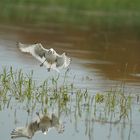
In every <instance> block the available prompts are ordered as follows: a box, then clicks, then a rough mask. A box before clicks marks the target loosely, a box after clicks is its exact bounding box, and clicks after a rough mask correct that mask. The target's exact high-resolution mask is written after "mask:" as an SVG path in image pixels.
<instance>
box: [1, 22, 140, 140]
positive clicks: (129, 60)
mask: <svg viewBox="0 0 140 140" xmlns="http://www.w3.org/2000/svg"><path fill="white" fill-rule="evenodd" d="M17 41H20V42H22V43H30V44H32V43H37V42H41V43H42V44H43V46H44V47H46V48H51V47H52V48H54V49H55V50H56V51H57V52H58V53H62V52H64V51H65V52H67V53H68V55H69V56H70V57H71V58H72V63H71V66H70V73H69V77H68V79H69V80H70V81H72V80H73V77H75V81H74V83H75V85H76V86H78V87H80V88H82V89H87V90H88V91H90V93H91V94H96V93H97V92H104V91H107V90H110V89H112V88H114V89H116V88H120V87H121V86H122V85H123V88H124V91H125V93H126V94H140V47H139V46H140V40H139V35H138V34H137V33H136V32H134V31H133V30H132V29H129V28H124V29H120V30H112V31H111V30H108V29H101V28H98V27H94V26H79V27H72V26H66V25H65V26H63V25H60V24H54V23H53V24H52V23H50V24H48V26H47V27H44V28H42V27H40V28H39V27H36V28H35V27H32V26H9V25H8V26H7V25H1V26H0V67H1V66H7V67H10V66H13V68H15V69H20V68H22V69H23V70H24V71H25V72H27V73H28V72H30V71H31V70H34V73H35V76H34V79H35V80H36V81H43V80H45V79H46V78H47V77H49V76H51V75H57V73H56V72H53V71H52V72H50V73H48V72H47V70H46V69H45V68H40V67H39V62H38V61H36V60H35V59H34V58H33V57H32V56H30V55H28V54H23V53H21V52H20V51H19V50H18V48H17V47H16V42H17ZM61 76H64V71H62V73H61ZM135 106H136V107H135ZM133 108H134V110H133V111H132V112H131V113H132V118H133V125H132V122H131V123H126V125H124V123H120V124H119V125H117V126H112V125H111V124H110V123H106V124H102V123H100V122H98V121H97V122H96V121H95V122H94V121H92V124H88V120H87V121H86V123H84V121H83V120H82V121H81V120H80V119H79V120H77V121H78V122H77V124H78V123H79V125H78V126H77V124H74V125H75V127H76V128H75V129H76V130H75V129H73V127H72V126H73V125H72V123H70V122H71V121H68V122H67V123H66V132H65V133H64V134H63V135H57V134H56V133H55V132H50V133H48V134H47V138H48V139H58V140H59V139H75V140H76V139H81V140H85V139H88V140H89V139H90V140H92V139H96V140H98V139H116V140H118V139H122V140H126V139H133V140H134V139H135V140H137V139H138V138H139V137H140V135H139V131H138V130H139V126H140V125H139V118H138V115H139V113H138V110H139V109H138V105H135V104H134V107H133ZM16 110H17V112H18V114H17V116H16V117H17V118H18V121H19V122H18V123H15V124H13V120H14V119H15V118H14V117H15V116H14V115H15V113H14V115H13V111H11V110H10V109H5V110H3V111H1V116H2V121H1V122H0V128H3V129H2V134H1V136H2V138H4V139H10V132H11V130H12V129H13V128H15V126H17V125H21V123H23V122H26V119H29V117H30V116H29V117H27V113H25V112H24V111H22V110H21V109H20V108H16ZM7 112H8V115H7ZM23 112H24V115H23ZM31 117H32V116H31ZM132 118H129V119H130V120H131V119H132ZM129 119H128V120H129ZM5 120H6V121H5ZM67 120H69V119H68V118H67V119H66V121H67ZM7 123H8V124H10V127H7ZM87 125H88V126H89V130H87V132H89V131H90V132H89V134H86V135H85V131H86V130H84V127H86V126H87ZM124 128H125V129H124ZM87 129H88V128H87ZM5 132H7V133H8V136H7V134H6V135H5ZM101 133H102V135H101ZM33 139H46V136H42V135H35V137H34V138H33Z"/></svg>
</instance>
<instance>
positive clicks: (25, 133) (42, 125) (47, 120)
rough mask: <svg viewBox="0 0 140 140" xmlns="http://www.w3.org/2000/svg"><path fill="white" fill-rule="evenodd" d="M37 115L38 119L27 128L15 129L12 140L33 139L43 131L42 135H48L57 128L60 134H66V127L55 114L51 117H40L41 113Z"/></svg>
mask: <svg viewBox="0 0 140 140" xmlns="http://www.w3.org/2000/svg"><path fill="white" fill-rule="evenodd" d="M37 115H38V118H36V119H35V120H34V121H33V122H31V123H29V124H28V125H27V126H25V127H17V128H15V129H13V131H12V132H11V138H12V139H15V138H20V137H25V138H28V139H31V138H32V137H33V136H34V134H35V132H37V131H41V132H42V133H44V134H47V132H48V131H49V130H50V129H52V128H55V129H56V130H57V132H58V133H63V132H64V125H63V124H62V123H60V121H59V119H58V117H57V116H56V115H55V114H52V115H51V117H49V116H48V115H42V116H40V115H39V113H37Z"/></svg>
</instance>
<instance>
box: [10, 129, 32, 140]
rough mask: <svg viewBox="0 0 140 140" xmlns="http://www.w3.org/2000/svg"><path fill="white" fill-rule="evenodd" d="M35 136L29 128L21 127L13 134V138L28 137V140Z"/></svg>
mask: <svg viewBox="0 0 140 140" xmlns="http://www.w3.org/2000/svg"><path fill="white" fill-rule="evenodd" d="M32 136H33V134H32V133H31V132H30V131H29V130H28V127H21V128H16V129H14V130H13V131H12V132H11V138H12V139H15V138H20V137H26V138H29V139H30V138H32Z"/></svg>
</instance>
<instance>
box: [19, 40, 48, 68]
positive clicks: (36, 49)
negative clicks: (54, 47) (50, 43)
mask: <svg viewBox="0 0 140 140" xmlns="http://www.w3.org/2000/svg"><path fill="white" fill-rule="evenodd" d="M17 46H18V47H19V49H20V50H21V51H22V52H26V53H30V54H31V55H32V56H34V57H35V58H36V59H37V60H39V61H40V62H41V63H43V62H44V61H45V53H46V52H48V49H45V48H43V46H42V45H41V43H37V44H32V45H27V44H22V43H20V42H19V43H17ZM44 64H45V65H46V66H47V67H48V66H49V64H48V62H47V61H45V62H44Z"/></svg>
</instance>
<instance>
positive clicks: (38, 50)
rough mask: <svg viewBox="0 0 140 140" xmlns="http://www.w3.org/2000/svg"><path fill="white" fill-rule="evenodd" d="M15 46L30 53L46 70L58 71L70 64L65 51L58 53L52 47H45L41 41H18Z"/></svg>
mask: <svg viewBox="0 0 140 140" xmlns="http://www.w3.org/2000/svg"><path fill="white" fill-rule="evenodd" d="M17 46H18V47H19V49H20V50H21V51H22V52H27V53H30V54H31V55H32V56H34V57H35V58H36V59H38V60H39V61H40V62H41V64H40V66H43V65H44V66H46V67H47V69H48V71H50V69H53V70H56V71H57V72H59V70H60V69H63V68H66V67H68V66H69V65H70V58H69V57H68V56H66V54H65V53H63V54H61V55H59V54H57V53H56V51H55V50H54V49H53V48H50V49H45V48H44V47H43V46H42V45H41V43H37V44H31V45H29V44H22V43H20V42H18V43H17Z"/></svg>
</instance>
